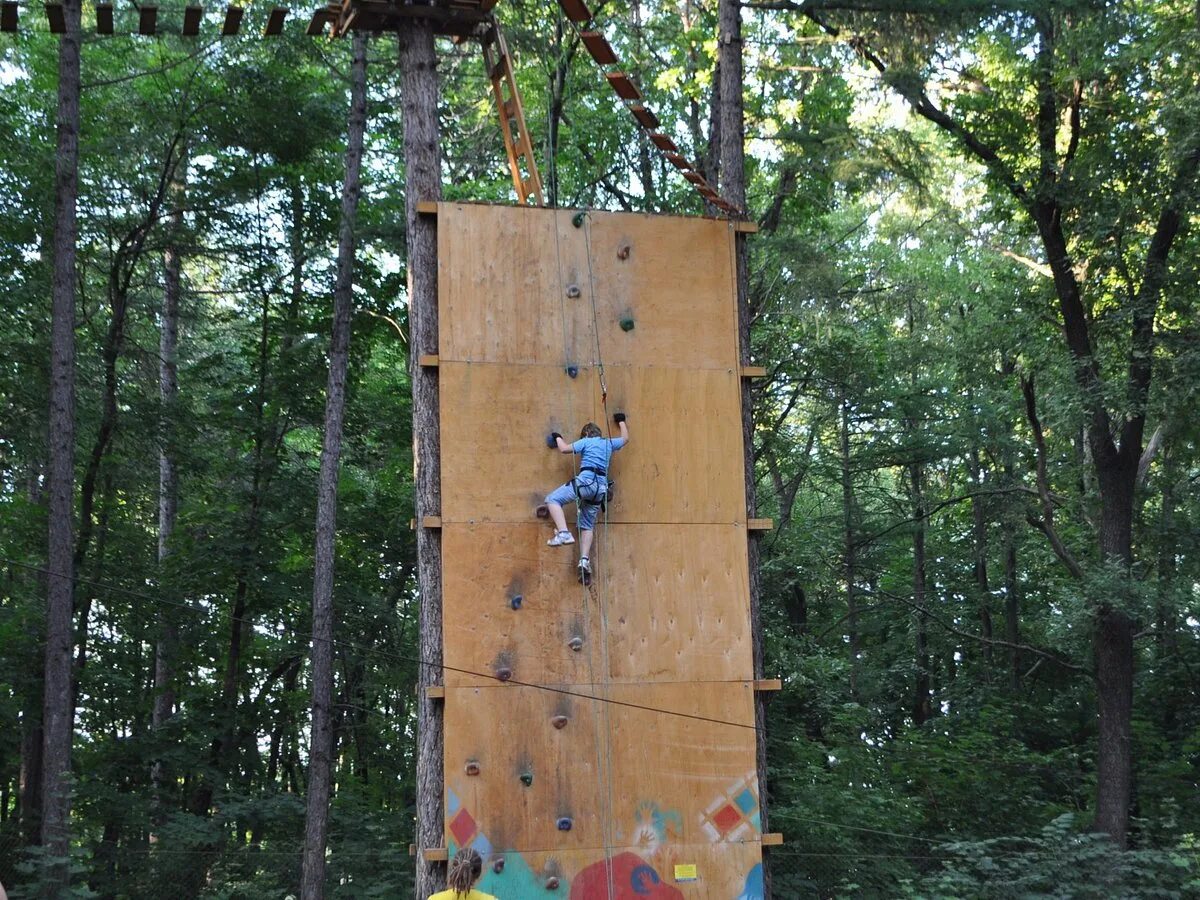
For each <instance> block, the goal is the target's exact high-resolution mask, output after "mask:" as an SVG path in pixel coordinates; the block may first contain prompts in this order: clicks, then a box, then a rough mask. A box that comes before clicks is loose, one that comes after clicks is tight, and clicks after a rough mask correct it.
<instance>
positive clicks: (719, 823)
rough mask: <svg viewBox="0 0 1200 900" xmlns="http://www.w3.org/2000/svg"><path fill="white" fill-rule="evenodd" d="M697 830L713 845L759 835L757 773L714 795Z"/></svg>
mask: <svg viewBox="0 0 1200 900" xmlns="http://www.w3.org/2000/svg"><path fill="white" fill-rule="evenodd" d="M700 827H701V829H702V830H703V831H704V834H705V835H706V836H707V837H708V839H709V840H710V841H712V842H713V843H717V842H720V841H728V842H731V843H740V842H743V841H749V840H753V839H754V838H755V836H756V835H760V834H762V814H761V813H760V812H759V809H758V775H757V773H755V772H750V773H749V774H748V775H746V777H745V778H742V779H740V780H738V781H735V782H734V783H733V784H731V785H730V786H729V787H728V788H726V789H725V790H724V791H723V792H721V793H719V794H717V796H716V797H715V798H714V799H713V801H712V802H711V803H709V804H708V806H706V807H705V808H704V812H702V813H700Z"/></svg>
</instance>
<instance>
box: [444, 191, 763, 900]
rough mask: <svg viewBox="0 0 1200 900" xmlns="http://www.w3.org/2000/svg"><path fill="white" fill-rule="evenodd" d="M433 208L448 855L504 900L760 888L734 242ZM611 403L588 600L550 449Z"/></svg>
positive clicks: (720, 228)
mask: <svg viewBox="0 0 1200 900" xmlns="http://www.w3.org/2000/svg"><path fill="white" fill-rule="evenodd" d="M437 217H438V257H439V260H438V265H439V271H438V285H439V337H440V346H439V355H438V358H437V359H436V360H426V363H427V364H431V365H432V364H436V365H438V366H439V382H440V391H441V408H440V413H441V429H442V434H441V447H442V458H441V469H442V510H441V513H442V514H441V517H440V522H429V523H424V525H425V526H427V527H441V529H442V549H443V578H444V616H443V620H444V623H445V632H444V641H445V646H444V652H445V663H446V671H445V700H444V703H445V733H446V741H445V772H446V784H445V803H446V808H445V811H446V837H447V843H448V850H449V852H450V853H451V854H453V853H454V852H455V851H456V850H457V849H458V848H460V847H463V846H468V845H469V846H473V847H475V848H476V849H478V850H479V851H480V852H481V853H482V854H483V855H484V857H485V869H484V872H485V875H484V880H483V883H482V884H481V887H482V889H483V890H485V891H488V892H491V893H493V894H496V895H497V896H498V897H500V898H503V900H508V898H532V897H543V896H545V897H569V898H573V900H578V898H597V900H609V898H621V897H629V898H639V900H640V898H645V897H660V898H673V897H704V898H723V900H734V898H752V897H758V896H761V892H762V891H761V868H760V867H759V863H760V861H761V858H762V857H761V851H762V843H761V839H762V835H761V829H760V825H759V817H758V783H757V779H756V777H755V756H754V748H755V743H754V737H755V735H754V730H753V724H754V695H753V691H754V681H753V677H754V676H753V666H752V661H751V638H750V624H749V623H750V612H749V596H748V574H747V562H746V527H747V523H746V503H745V495H744V489H743V483H742V465H743V451H742V433H741V371H740V369H739V367H738V347H737V327H736V324H737V320H736V307H735V288H734V274H733V237H734V235H733V232H732V230H731V226H730V225H729V223H726V222H719V221H714V220H708V219H685V218H669V217H663V216H645V215H629V214H615V213H601V212H589V213H587V214H586V215H583V216H577V215H576V214H575V213H574V212H573V211H554V210H546V209H530V208H519V207H499V206H483V205H469V204H455V203H442V204H439V205H438V207H437ZM605 389H607V407H606V405H605ZM606 408H607V413H608V414H609V416H610V418H608V420H607V424H606V417H605V413H606ZM618 411H624V412H626V413H627V414H628V416H629V426H630V432H631V436H632V440H631V442H630V444H629V446H628V447H626V448H625V449H623V450H621V451H620V452H619V453H617V454H616V455H615V456H614V458H613V464H612V467H611V476H612V478H613V480H614V481H615V483H616V500H615V502H614V503H613V504H611V505H610V508H609V511H608V517H607V524H603V523H602V524H600V525H599V526H598V528H597V533H596V535H597V536H596V546H595V548H594V549H593V553H592V560H593V567H594V570H595V578H594V582H593V584H592V586H591V587H590V588H584V587H583V586H581V585H580V584H579V583H578V582H577V581H576V579H575V568H574V566H575V562H576V559H577V556H578V553H577V548H576V547H567V548H563V547H558V548H553V547H547V546H546V540H547V539H548V538H549V537H550V535H551V534H552V530H551V527H550V526H549V524H548V522H547V521H545V520H541V519H538V518H537V516H536V513H535V511H536V508H537V507H538V505H539V504H540V503H541V502H542V499H543V497H544V496H545V494H546V493H548V492H549V491H550V490H551V489H552V488H553V487H555V486H557V485H558V484H561V483H562V482H564V481H565V480H567V479H568V478H569V477H570V476H571V474H572V471H573V470H572V457H569V456H566V455H563V454H559V453H555V452H552V451H550V450H548V449H547V448H546V446H545V436H546V435H547V434H548V433H549V432H551V431H559V432H562V433H563V434H564V435H566V436H567V438H568V440H570V439H573V438H574V437H576V436H578V434H579V429H580V427H581V426H582V425H583V423H585V422H587V421H595V422H597V423H599V424H600V425H601V427H602V428H606V430H607V428H609V427H612V428H613V429H614V431H615V426H612V423H611V414H612V413H614V412H618ZM568 520H569V521H573V510H568Z"/></svg>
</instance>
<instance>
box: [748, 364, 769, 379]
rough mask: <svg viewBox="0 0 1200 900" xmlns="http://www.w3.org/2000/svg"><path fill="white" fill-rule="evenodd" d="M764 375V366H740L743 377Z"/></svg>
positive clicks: (765, 371)
mask: <svg viewBox="0 0 1200 900" xmlns="http://www.w3.org/2000/svg"><path fill="white" fill-rule="evenodd" d="M766 376H767V368H766V366H742V377H743V378H765V377H766Z"/></svg>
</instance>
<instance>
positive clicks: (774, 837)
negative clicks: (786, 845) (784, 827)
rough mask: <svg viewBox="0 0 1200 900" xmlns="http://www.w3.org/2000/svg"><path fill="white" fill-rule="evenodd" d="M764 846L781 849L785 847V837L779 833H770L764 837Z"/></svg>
mask: <svg viewBox="0 0 1200 900" xmlns="http://www.w3.org/2000/svg"><path fill="white" fill-rule="evenodd" d="M762 845H763V846H764V847H781V846H783V835H782V834H780V833H779V832H778V831H769V832H767V833H766V834H764V835H763V836H762Z"/></svg>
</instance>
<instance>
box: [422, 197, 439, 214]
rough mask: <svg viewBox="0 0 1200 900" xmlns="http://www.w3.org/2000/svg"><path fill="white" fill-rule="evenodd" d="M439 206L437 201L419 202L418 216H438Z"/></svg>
mask: <svg viewBox="0 0 1200 900" xmlns="http://www.w3.org/2000/svg"><path fill="white" fill-rule="evenodd" d="M437 206H438V205H437V201H435V200H418V201H417V215H418V216H436V215H437Z"/></svg>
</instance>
